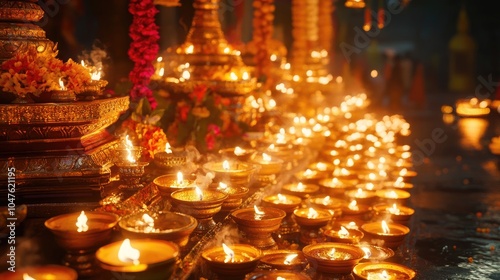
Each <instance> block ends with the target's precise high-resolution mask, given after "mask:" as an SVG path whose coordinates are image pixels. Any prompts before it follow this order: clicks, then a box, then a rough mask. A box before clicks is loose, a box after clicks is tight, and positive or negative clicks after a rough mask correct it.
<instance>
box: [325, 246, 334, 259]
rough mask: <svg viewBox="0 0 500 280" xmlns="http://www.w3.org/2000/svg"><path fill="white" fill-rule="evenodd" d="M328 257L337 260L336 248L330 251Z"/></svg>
mask: <svg viewBox="0 0 500 280" xmlns="http://www.w3.org/2000/svg"><path fill="white" fill-rule="evenodd" d="M327 255H328V257H330V258H331V259H335V248H332V249H331V250H330V251H328V253H327Z"/></svg>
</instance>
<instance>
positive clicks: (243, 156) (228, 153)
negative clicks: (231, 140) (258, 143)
mask: <svg viewBox="0 0 500 280" xmlns="http://www.w3.org/2000/svg"><path fill="white" fill-rule="evenodd" d="M235 148H236V147H234V148H225V149H221V150H219V154H221V155H222V156H223V157H227V158H232V159H234V160H239V161H248V160H250V157H251V156H252V155H253V154H254V153H255V149H253V148H242V151H241V153H239V154H235Z"/></svg>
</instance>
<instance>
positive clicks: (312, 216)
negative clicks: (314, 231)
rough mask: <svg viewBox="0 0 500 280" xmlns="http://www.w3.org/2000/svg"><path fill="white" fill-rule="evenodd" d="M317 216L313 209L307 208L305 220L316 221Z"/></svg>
mask: <svg viewBox="0 0 500 280" xmlns="http://www.w3.org/2000/svg"><path fill="white" fill-rule="evenodd" d="M318 216H319V214H318V212H317V211H316V210H314V208H311V207H309V210H307V218H308V219H316V218H318Z"/></svg>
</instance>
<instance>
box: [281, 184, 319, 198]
mask: <svg viewBox="0 0 500 280" xmlns="http://www.w3.org/2000/svg"><path fill="white" fill-rule="evenodd" d="M282 190H283V192H284V193H287V194H291V195H295V196H298V197H300V198H303V199H305V198H308V197H309V196H311V195H314V194H316V193H317V192H318V191H319V186H318V185H315V184H303V183H302V182H298V183H291V184H286V185H284V186H283V187H282Z"/></svg>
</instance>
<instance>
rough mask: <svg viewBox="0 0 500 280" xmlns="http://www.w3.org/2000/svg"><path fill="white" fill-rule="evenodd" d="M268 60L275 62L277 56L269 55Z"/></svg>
mask: <svg viewBox="0 0 500 280" xmlns="http://www.w3.org/2000/svg"><path fill="white" fill-rule="evenodd" d="M269 59H270V60H271V61H276V60H277V59H278V56H277V55H275V54H274V53H273V54H271V56H270V57H269Z"/></svg>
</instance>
